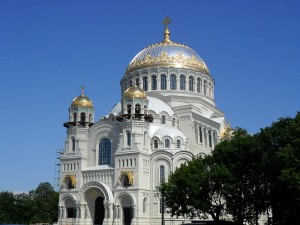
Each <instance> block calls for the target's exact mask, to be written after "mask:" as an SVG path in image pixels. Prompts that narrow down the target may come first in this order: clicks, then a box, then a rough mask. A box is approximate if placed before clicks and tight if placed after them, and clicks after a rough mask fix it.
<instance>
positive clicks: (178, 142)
mask: <svg viewBox="0 0 300 225" xmlns="http://www.w3.org/2000/svg"><path fill="white" fill-rule="evenodd" d="M176 148H181V141H180V140H177V141H176Z"/></svg>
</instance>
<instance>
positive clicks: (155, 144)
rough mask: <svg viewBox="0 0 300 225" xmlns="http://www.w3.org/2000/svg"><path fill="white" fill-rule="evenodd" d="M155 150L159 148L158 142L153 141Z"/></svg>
mask: <svg viewBox="0 0 300 225" xmlns="http://www.w3.org/2000/svg"><path fill="white" fill-rule="evenodd" d="M153 145H154V148H158V140H154V141H153Z"/></svg>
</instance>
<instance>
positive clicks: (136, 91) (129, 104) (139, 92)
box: [117, 86, 153, 122]
mask: <svg viewBox="0 0 300 225" xmlns="http://www.w3.org/2000/svg"><path fill="white" fill-rule="evenodd" d="M148 103H149V101H148V99H147V94H146V92H145V91H144V90H143V89H141V88H140V87H138V86H134V87H129V88H127V90H126V91H125V92H124V94H123V98H122V112H123V114H122V115H119V116H118V117H117V120H118V121H122V120H123V119H124V118H126V119H145V120H146V121H150V122H151V121H152V120H153V118H152V117H151V118H152V120H151V118H150V117H149V116H148Z"/></svg>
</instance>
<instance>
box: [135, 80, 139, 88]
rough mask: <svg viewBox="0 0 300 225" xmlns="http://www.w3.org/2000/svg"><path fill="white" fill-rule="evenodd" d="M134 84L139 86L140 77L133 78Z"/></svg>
mask: <svg viewBox="0 0 300 225" xmlns="http://www.w3.org/2000/svg"><path fill="white" fill-rule="evenodd" d="M135 86H137V87H139V86H140V79H139V78H137V79H136V80H135Z"/></svg>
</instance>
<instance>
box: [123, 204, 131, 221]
mask: <svg viewBox="0 0 300 225" xmlns="http://www.w3.org/2000/svg"><path fill="white" fill-rule="evenodd" d="M131 219H132V207H123V222H124V223H123V224H124V225H130V224H131Z"/></svg>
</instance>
